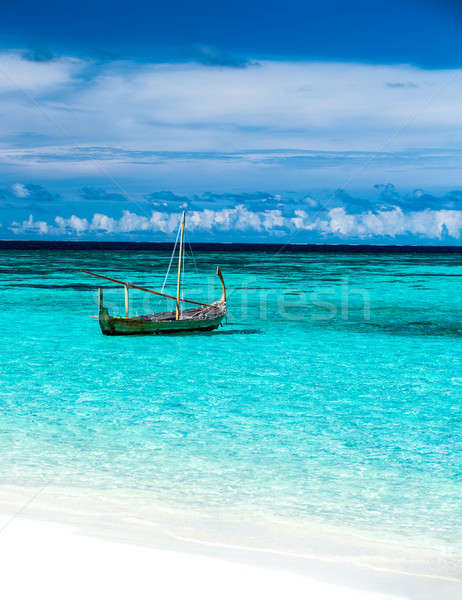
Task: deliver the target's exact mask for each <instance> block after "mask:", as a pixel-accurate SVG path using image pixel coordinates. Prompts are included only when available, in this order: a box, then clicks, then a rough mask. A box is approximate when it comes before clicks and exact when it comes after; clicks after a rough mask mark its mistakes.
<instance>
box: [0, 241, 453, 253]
mask: <svg viewBox="0 0 462 600" xmlns="http://www.w3.org/2000/svg"><path fill="white" fill-rule="evenodd" d="M188 245H190V246H191V247H192V248H194V249H195V250H199V251H200V250H203V251H211V252H220V251H223V252H252V251H256V252H275V253H291V254H292V253H313V252H314V253H323V254H326V253H334V254H341V253H344V254H345V253H351V254H361V253H362V254H390V253H395V254H462V245H460V246H449V245H412V244H336V243H331V244H321V243H307V244H304V243H287V244H281V243H279V244H278V243H269V242H188ZM173 246H174V242H147V241H109V240H107V241H96V240H85V241H84V240H0V250H15V249H17V250H134V249H136V250H151V251H152V250H154V251H156V250H157V251H163V250H171V249H172V248H173Z"/></svg>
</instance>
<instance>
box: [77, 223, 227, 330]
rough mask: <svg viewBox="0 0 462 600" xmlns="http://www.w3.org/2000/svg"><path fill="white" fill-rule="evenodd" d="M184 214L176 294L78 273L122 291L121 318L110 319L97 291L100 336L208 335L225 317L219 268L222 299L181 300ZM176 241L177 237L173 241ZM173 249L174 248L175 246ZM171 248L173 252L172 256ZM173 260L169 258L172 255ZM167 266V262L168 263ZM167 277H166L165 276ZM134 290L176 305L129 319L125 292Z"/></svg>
mask: <svg viewBox="0 0 462 600" xmlns="http://www.w3.org/2000/svg"><path fill="white" fill-rule="evenodd" d="M184 224H185V213H184V212H183V215H182V217H181V224H180V230H179V235H180V248H179V253H178V277H177V294H176V296H170V295H168V294H164V293H162V292H156V291H154V290H150V289H148V288H145V287H141V286H138V285H133V284H132V283H127V282H125V281H119V280H118V279H112V278H111V277H106V276H105V275H97V274H96V273H91V272H90V271H85V270H83V269H82V272H83V273H87V275H92V276H94V277H99V278H101V279H106V280H108V281H112V282H113V283H119V284H120V285H123V286H124V288H125V317H114V316H111V315H110V314H109V311H108V309H107V308H106V307H105V306H104V303H103V290H102V289H101V288H100V289H99V314H98V319H99V324H100V327H101V331H102V332H103V334H104V335H156V334H165V333H186V332H194V331H198V332H199V331H212V330H213V329H216V328H217V327H219V325H220V323H221V321H222V319H223V318H224V317H225V316H226V289H225V282H224V281H223V276H222V274H221V271H220V267H217V275H218V277H219V278H220V281H221V285H222V295H221V298H220V300H218V301H217V302H214V303H213V304H205V303H203V302H196V301H194V300H186V298H182V297H181V282H182V270H183V261H184V254H183V235H184ZM177 239H178V237H177ZM175 248H176V245H175ZM175 248H174V249H173V252H175ZM172 258H173V255H172ZM170 264H171V261H170ZM167 274H168V273H167ZM129 288H134V289H137V290H141V291H143V292H148V293H150V294H156V295H157V296H163V297H164V298H170V299H172V300H175V301H176V310H173V311H168V312H162V313H153V314H150V315H141V316H136V317H130V316H129V305H128V289H129ZM183 303H188V304H194V305H195V307H194V308H189V309H186V310H183Z"/></svg>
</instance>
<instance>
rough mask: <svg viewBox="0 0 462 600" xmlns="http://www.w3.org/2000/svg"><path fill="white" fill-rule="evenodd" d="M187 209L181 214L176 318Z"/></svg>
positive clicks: (177, 315) (178, 311) (177, 318)
mask: <svg viewBox="0 0 462 600" xmlns="http://www.w3.org/2000/svg"><path fill="white" fill-rule="evenodd" d="M185 215H186V213H185V211H183V214H182V215H181V235H180V252H179V254H178V279H177V282H176V320H177V321H178V320H179V318H180V291H181V290H180V288H181V261H182V259H183V233H184V221H185Z"/></svg>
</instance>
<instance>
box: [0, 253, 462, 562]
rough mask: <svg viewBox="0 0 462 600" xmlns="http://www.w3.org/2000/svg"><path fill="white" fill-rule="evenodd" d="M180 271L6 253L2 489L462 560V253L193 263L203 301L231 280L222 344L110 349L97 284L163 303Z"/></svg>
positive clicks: (97, 257) (122, 260) (125, 260)
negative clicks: (325, 531)
mask: <svg viewBox="0 0 462 600" xmlns="http://www.w3.org/2000/svg"><path fill="white" fill-rule="evenodd" d="M169 256H170V253H169V251H167V250H165V249H163V250H159V249H156V248H155V247H153V248H152V249H148V250H139V249H137V247H136V246H133V248H131V249H99V250H95V249H86V248H82V249H46V248H45V249H27V248H26V249H8V248H6V249H3V250H1V251H0V298H1V306H2V322H3V326H2V335H1V336H0V356H1V362H0V386H1V387H0V485H3V486H19V487H21V486H22V487H27V486H32V487H33V486H37V487H40V486H43V485H49V486H55V487H63V488H66V489H68V490H69V489H75V490H77V489H87V490H88V489H90V490H94V491H95V492H97V493H98V494H99V497H100V498H101V497H110V495H111V494H113V493H117V492H123V493H124V494H125V496H124V497H126V498H129V497H138V498H141V497H142V498H143V502H146V503H148V504H149V503H153V504H156V505H157V504H158V505H162V506H167V507H170V508H171V509H172V510H174V509H178V510H183V511H187V510H191V511H203V512H204V513H206V514H220V515H221V516H222V517H229V518H230V519H235V518H237V517H238V516H239V515H245V516H246V518H247V519H248V520H254V521H258V519H259V518H263V517H264V518H265V520H266V521H267V522H268V521H271V520H274V521H275V522H286V523H294V524H297V523H307V524H310V523H311V524H316V525H318V526H319V525H320V526H324V525H325V526H326V527H333V528H335V527H339V528H342V529H343V530H348V531H351V532H357V533H360V534H361V535H363V536H366V537H367V536H370V537H371V538H374V539H383V540H395V541H396V540H398V541H400V540H401V541H403V542H406V543H410V544H415V545H421V546H425V547H434V548H439V549H446V550H451V551H453V550H455V551H458V550H459V551H460V550H462V254H434V253H428V254H425V253H420V254H413V253H386V252H383V253H374V254H370V253H350V254H349V253H345V252H344V253H329V254H323V253H316V252H304V251H299V252H297V251H295V250H294V251H292V252H290V253H279V254H278V253H275V252H274V251H273V252H272V251H264V252H263V251H259V250H258V248H253V249H252V251H250V250H247V251H240V252H234V251H231V249H229V248H228V249H226V247H223V248H221V249H219V250H208V251H204V250H195V252H194V257H195V262H194V260H192V259H191V258H189V257H188V259H187V261H186V273H185V291H184V294H185V297H189V298H192V299H197V300H206V301H207V300H214V299H216V298H218V297H219V295H220V290H219V282H218V280H217V281H215V279H216V277H215V276H214V269H215V265H216V264H219V265H220V266H221V268H222V271H223V275H224V277H225V280H226V283H227V286H228V306H229V318H228V322H227V323H226V324H225V326H224V327H223V328H221V329H219V330H217V331H216V332H212V333H210V334H205V335H184V336H178V335H177V336H165V337H160V336H156V337H127V338H123V337H113V338H111V337H104V336H103V335H101V333H100V330H99V326H98V322H97V321H96V320H94V319H91V318H90V315H94V314H96V312H97V305H96V302H97V295H96V289H97V287H98V285H99V284H98V280H96V279H95V280H93V279H92V278H90V277H87V276H86V275H84V274H82V273H79V269H80V268H85V269H88V270H90V271H95V272H96V273H104V274H106V275H109V276H111V275H112V276H114V277H116V278H119V279H122V280H127V281H130V282H132V283H135V284H140V285H143V286H147V287H150V288H154V289H159V288H160V287H161V285H162V281H163V274H164V273H165V271H166V267H167V265H168V261H169ZM174 290H175V283H174V277H172V278H171V280H170V282H169V285H168V286H167V288H166V291H167V292H170V293H171V292H174ZM105 300H106V303H107V304H108V305H109V306H110V307H111V311H112V312H119V313H120V314H122V313H123V310H124V308H123V290H122V288H120V287H117V286H113V285H111V284H109V285H108V286H105ZM163 302H164V301H160V302H157V301H156V300H154V297H152V296H149V297H148V296H147V295H144V294H142V293H141V292H139V293H138V292H132V294H131V310H132V311H133V313H136V312H138V313H140V314H142V313H145V312H152V311H153V310H164V309H165V307H166V305H165V304H163ZM170 306H171V305H170ZM138 510H141V509H140V507H139V504H135V503H133V504H132V503H131V502H130V501H129V500H127V505H126V513H127V514H128V515H130V516H132V517H136V511H138Z"/></svg>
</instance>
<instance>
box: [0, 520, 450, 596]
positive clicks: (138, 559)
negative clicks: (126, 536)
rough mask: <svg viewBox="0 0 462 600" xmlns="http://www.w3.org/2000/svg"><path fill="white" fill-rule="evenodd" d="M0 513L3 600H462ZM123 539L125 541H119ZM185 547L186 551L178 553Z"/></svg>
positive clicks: (365, 574) (445, 588) (446, 581)
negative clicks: (227, 599) (106, 599)
mask: <svg viewBox="0 0 462 600" xmlns="http://www.w3.org/2000/svg"><path fill="white" fill-rule="evenodd" d="M27 513H28V510H27V509H22V510H21V511H20V512H19V513H18V512H17V513H15V512H11V511H9V512H4V513H1V514H0V564H1V565H2V569H1V572H2V577H1V579H0V595H1V597H2V598H6V599H8V600H20V599H21V600H22V599H26V598H27V599H29V598H46V599H47V600H53V599H58V598H59V599H62V598H87V599H92V598H112V599H117V598H139V599H143V598H162V599H170V598H172V599H177V598H178V599H179V598H201V599H202V600H206V599H209V598H210V599H212V598H213V599H216V598H230V599H231V598H233V599H235V598H249V599H250V598H252V599H253V598H265V599H272V598H274V599H276V598H277V599H279V598H291V599H298V598H300V599H301V598H303V599H306V598H316V600H322V599H331V598H332V599H336V600H337V599H338V600H350V599H351V600H353V599H354V600H398V599H404V598H412V599H415V600H424V599H427V598H428V599H430V598H435V597H439V598H444V599H445V600H450V599H452V598H454V600H455V599H456V598H460V594H461V593H462V582H457V580H456V579H455V578H451V577H447V578H446V577H427V576H425V575H423V576H416V575H415V574H414V575H412V574H406V573H403V572H398V571H390V570H388V569H384V570H380V569H378V570H377V569H364V568H358V566H357V565H354V564H351V563H349V562H348V561H347V562H343V563H342V561H340V560H336V559H332V560H327V559H326V558H325V557H324V558H323V557H320V558H319V559H316V558H313V557H309V558H307V557H306V556H305V557H302V556H299V557H297V556H295V555H293V556H290V555H289V554H287V555H285V556H284V555H283V553H280V554H278V553H277V552H272V551H265V550H264V549H259V550H255V549H251V548H243V547H237V546H234V547H232V546H230V547H228V548H223V546H220V545H216V546H215V545H214V544H208V545H207V544H206V545H202V546H201V544H194V543H191V542H190V541H188V543H187V544H184V543H183V544H182V545H181V544H180V545H178V549H172V547H169V548H167V547H165V545H164V544H159V542H158V541H157V545H156V543H154V544H148V543H135V542H133V541H132V542H127V541H121V536H120V534H119V535H116V534H115V533H114V532H112V533H111V534H108V535H106V536H105V535H100V534H93V533H90V534H89V533H88V531H89V530H88V528H87V529H85V528H82V527H81V526H77V525H76V524H69V523H64V522H58V521H50V520H44V519H43V516H42V517H40V518H37V516H35V517H34V518H31V517H30V516H27ZM117 537H119V539H117ZM180 548H181V549H180Z"/></svg>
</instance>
